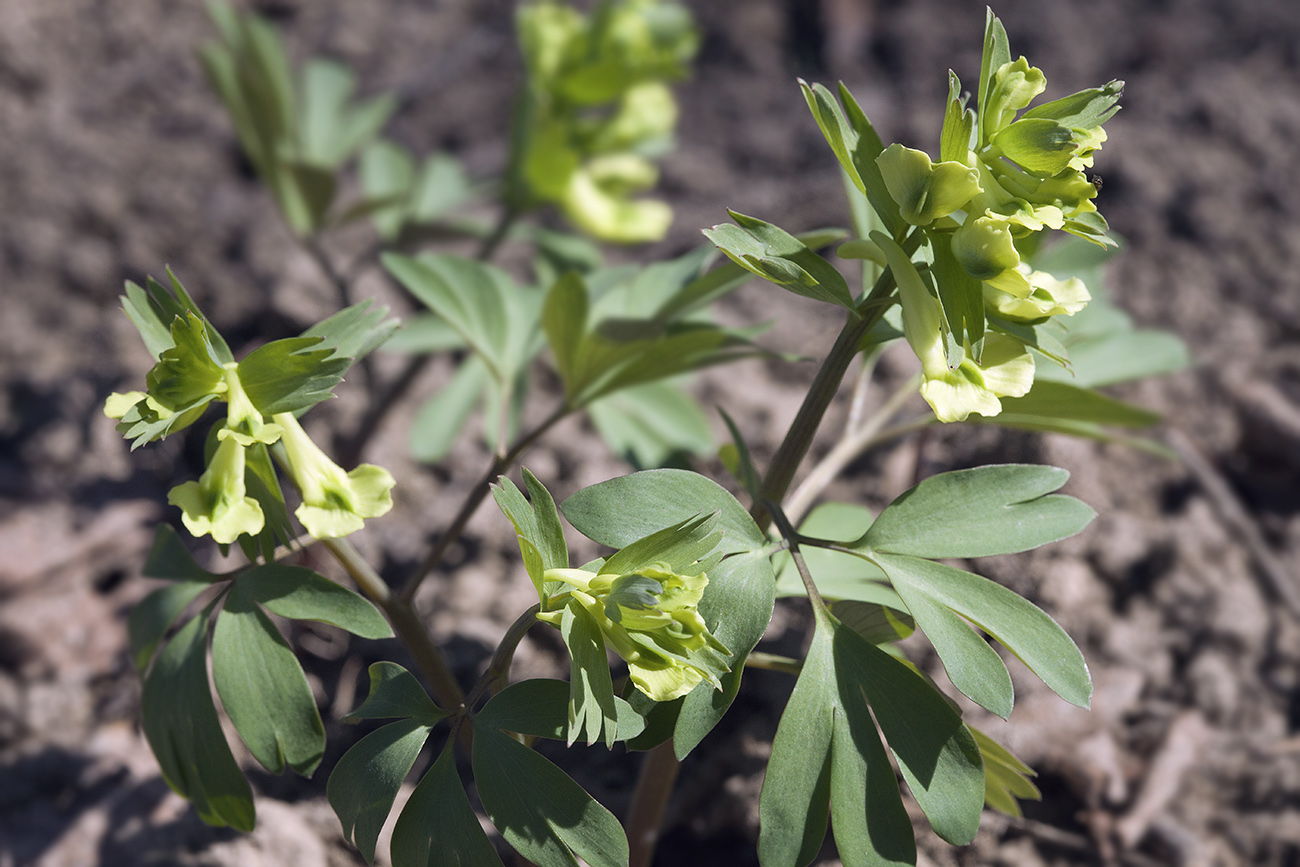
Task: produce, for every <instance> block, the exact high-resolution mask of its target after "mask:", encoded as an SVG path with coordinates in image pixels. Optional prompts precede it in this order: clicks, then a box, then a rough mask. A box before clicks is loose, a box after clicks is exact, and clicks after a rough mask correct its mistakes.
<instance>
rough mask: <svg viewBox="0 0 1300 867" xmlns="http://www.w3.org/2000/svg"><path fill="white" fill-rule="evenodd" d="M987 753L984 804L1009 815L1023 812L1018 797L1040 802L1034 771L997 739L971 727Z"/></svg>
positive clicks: (982, 752) (977, 740) (985, 755)
mask: <svg viewBox="0 0 1300 867" xmlns="http://www.w3.org/2000/svg"><path fill="white" fill-rule="evenodd" d="M967 728H969V729H970V733H971V735H973V736H974V738H975V743H977V744H979V748H980V753H981V754H982V755H983V756H984V804H985V806H987V807H991V808H992V809H994V810H998V811H999V812H1002V813H1006V814H1007V815H1008V816H1013V817H1015V818H1020V817H1021V816H1022V815H1023V813H1022V811H1021V809H1020V804H1019V802H1018V801H1017V799H1018V798H1019V799H1024V800H1031V801H1040V800H1042V797H1043V796H1042V794H1041V793H1040V792H1039V791H1038V787H1037V786H1035V785H1034V784H1033V783H1032V782H1030V781H1029V777H1032V776H1035V774H1034V772H1033V770H1032V769H1031V768H1030V767H1029V766H1028V765H1026V764H1025V763H1024V762H1022V761H1020V759H1018V758H1016V757H1015V756H1014V755H1012V753H1011V752H1010V751H1009V750H1008V749H1007V748H1006V747H1004V746H1002V745H1001V744H999V743H998V742H997V741H995V740H993V739H992V738H990V737H989V736H988V735H986V734H984V732H982V731H980V730H979V729H977V728H975V727H974V726H967Z"/></svg>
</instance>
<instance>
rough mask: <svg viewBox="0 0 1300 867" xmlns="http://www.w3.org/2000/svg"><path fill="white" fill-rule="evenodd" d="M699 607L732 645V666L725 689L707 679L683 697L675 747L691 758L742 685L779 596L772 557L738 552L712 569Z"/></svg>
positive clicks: (713, 630)
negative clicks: (773, 573) (750, 656)
mask: <svg viewBox="0 0 1300 867" xmlns="http://www.w3.org/2000/svg"><path fill="white" fill-rule="evenodd" d="M708 575H709V584H708V586H707V587H705V588H704V597H703V598H702V599H701V600H700V605H699V612H700V616H701V617H703V618H704V624H705V626H706V627H708V630H709V631H710V632H711V633H713V636H714V637H715V638H717V639H718V641H720V642H722V644H723V646H725V647H726V648H728V649H729V650H730V651H731V658H730V660H729V661H728V666H729V667H730V669H731V670H730V671H728V672H727V673H726V674H724V675H722V677H721V678H720V679H721V681H722V689H720V690H718V689H714V688H713V687H712V685H710V684H709V683H707V682H706V683H702V684H700V685H699V686H697V687H696V688H695V689H693V690H691V691H690V692H689V693H688V694H687V695H686V697H685V698H684V700H683V702H682V708H681V712H680V714H679V716H678V718H677V725H676V727H675V729H674V732H673V749H674V750H675V752H676V754H677V758H678V759H683V758H685V757H686V756H687V755H688V754H690V752H691V751H692V750H693V749H695V747H696V746H698V745H699V743H700V741H702V740H704V736H705V735H707V734H708V733H709V732H710V731H712V730H713V727H714V726H715V725H717V724H718V721H719V720H720V719H722V717H723V715H724V714H725V713H726V712H727V710H728V709H729V708H730V707H731V703H732V702H733V701H734V700H735V698H736V694H737V693H738V692H739V691H740V680H741V675H742V674H743V673H744V669H745V659H746V657H748V656H749V652H750V651H751V650H753V649H754V646H755V645H756V644H758V641H759V639H760V638H762V637H763V632H764V631H766V629H767V625H768V623H770V622H771V620H772V609H773V607H774V605H775V602H776V584H775V580H774V578H773V575H772V564H771V561H770V560H769V559H768V558H767V557H766V556H764V554H763V552H762V551H751V552H748V553H743V554H735V555H733V556H730V557H727V558H725V559H724V560H723V561H722V562H721V563H719V564H718V565H717V566H714V567H713V568H712V569H710V570H709V573H708Z"/></svg>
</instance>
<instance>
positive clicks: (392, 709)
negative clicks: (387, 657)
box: [343, 661, 447, 726]
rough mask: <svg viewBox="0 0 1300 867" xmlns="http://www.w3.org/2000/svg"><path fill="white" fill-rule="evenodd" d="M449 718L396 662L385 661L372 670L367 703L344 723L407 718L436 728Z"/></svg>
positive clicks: (376, 664)
mask: <svg viewBox="0 0 1300 867" xmlns="http://www.w3.org/2000/svg"><path fill="white" fill-rule="evenodd" d="M446 716H447V712H446V711H444V710H443V709H442V708H440V707H438V706H437V705H436V704H434V702H433V699H431V698H429V694H428V693H427V692H425V691H424V687H422V686H420V682H419V681H418V680H416V679H415V676H414V675H412V674H411V673H410V672H409V671H407V670H406V669H405V668H402V667H401V666H400V665H398V664H397V663H395V662H386V661H381V662H375V663H372V664H371V666H370V692H369V694H368V695H367V696H366V700H365V701H363V702H362V703H361V704H360V705H359V706H358V707H357V708H356V710H353V711H351V712H350V713H348V714H347V715H346V716H345V717H343V721H344V722H356V721H357V720H363V719H392V718H395V717H404V718H409V719H413V720H416V721H417V722H420V723H423V724H424V725H427V726H433V725H435V724H436V723H437V722H438V721H439V720H441V719H443V718H444V717H446Z"/></svg>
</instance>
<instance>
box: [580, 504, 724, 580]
mask: <svg viewBox="0 0 1300 867" xmlns="http://www.w3.org/2000/svg"><path fill="white" fill-rule="evenodd" d="M721 538H722V534H721V533H719V532H718V513H717V512H711V513H709V514H707V515H692V516H691V517H690V518H688V519H686V520H685V521H681V522H679V523H676V524H673V525H672V526H669V527H664V528H663V529H662V530H656V531H655V532H653V533H651V534H650V535H649V536H646V537H645V538H643V539H637V540H636V541H635V542H632V543H631V544H628V545H626V546H624V547H623V548H622V550H619V551H616V552H615V553H613V554H611V555H610V556H609V557H608V558H607V559H606V560H605V562H604V564H603V565H602V566H601V567H600V574H602V575H630V574H633V573H635V572H636V571H637V570H639V569H643V568H645V567H646V566H650V565H653V564H662V565H663V566H666V567H667V568H668V569H669V570H671V571H674V572H678V573H686V574H691V571H690V570H691V567H692V566H693V565H694V564H695V563H696V562H697V561H703V560H706V559H708V558H710V555H712V554H714V553H715V552H716V550H717V547H718V542H719V541H721ZM712 559H713V560H714V561H715V562H716V560H718V559H720V556H719V557H715V558H712ZM695 571H697V572H698V568H697V569H696V570H695Z"/></svg>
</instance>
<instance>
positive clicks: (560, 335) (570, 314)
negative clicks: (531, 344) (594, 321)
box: [542, 271, 589, 395]
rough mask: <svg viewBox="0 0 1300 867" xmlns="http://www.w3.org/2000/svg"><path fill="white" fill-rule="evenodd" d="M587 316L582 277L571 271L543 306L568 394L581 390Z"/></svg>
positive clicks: (544, 320)
mask: <svg viewBox="0 0 1300 867" xmlns="http://www.w3.org/2000/svg"><path fill="white" fill-rule="evenodd" d="M588 315H589V307H588V302H587V288H586V286H585V285H584V284H583V280H582V277H580V276H579V275H578V274H577V273H576V272H573V271H570V272H569V273H568V274H565V275H564V276H563V277H561V278H560V279H559V280H557V281H555V283H554V284H553V285H552V286H551V289H550V291H549V292H547V293H546V302H545V303H544V304H543V306H542V330H543V331H544V332H545V333H546V341H547V343H548V344H549V345H550V347H551V355H552V357H553V358H554V359H555V369H556V370H557V371H558V372H559V374H560V379H561V380H563V381H564V391H565V393H566V394H569V395H572V394H573V393H574V392H575V391H576V390H577V388H578V377H579V375H580V371H579V369H578V357H579V351H580V350H581V347H582V343H583V341H584V340H585V339H586V334H587V318H588Z"/></svg>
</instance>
